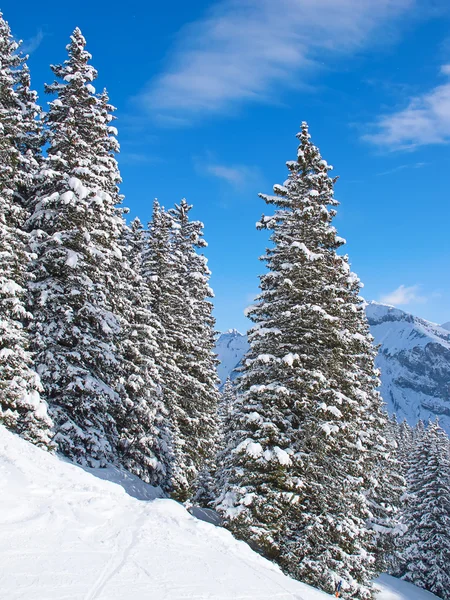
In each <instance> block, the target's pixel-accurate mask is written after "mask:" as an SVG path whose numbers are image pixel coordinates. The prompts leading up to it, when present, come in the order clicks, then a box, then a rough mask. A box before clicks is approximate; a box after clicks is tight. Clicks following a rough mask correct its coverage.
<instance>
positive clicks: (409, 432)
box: [396, 421, 414, 479]
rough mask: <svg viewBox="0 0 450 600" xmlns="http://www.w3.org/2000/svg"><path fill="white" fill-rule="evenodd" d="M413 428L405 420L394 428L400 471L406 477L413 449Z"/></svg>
mask: <svg viewBox="0 0 450 600" xmlns="http://www.w3.org/2000/svg"><path fill="white" fill-rule="evenodd" d="M413 435H414V434H413V429H412V427H411V426H410V425H408V423H407V422H406V421H402V422H401V423H400V425H398V424H397V428H396V441H397V456H398V460H399V463H400V472H401V474H402V475H403V477H405V479H406V477H407V474H408V470H409V466H410V465H409V463H410V457H411V455H412V451H413V447H414V444H413Z"/></svg>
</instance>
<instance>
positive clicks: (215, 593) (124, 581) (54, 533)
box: [0, 426, 435, 600]
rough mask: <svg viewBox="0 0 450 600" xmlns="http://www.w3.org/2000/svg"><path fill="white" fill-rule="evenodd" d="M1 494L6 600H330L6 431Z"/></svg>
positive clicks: (173, 511)
mask: <svg viewBox="0 0 450 600" xmlns="http://www.w3.org/2000/svg"><path fill="white" fill-rule="evenodd" d="M95 475H97V476H95ZM99 475H100V476H101V477H102V478H105V477H110V478H113V479H114V480H116V481H118V482H120V483H121V485H122V486H123V487H121V486H120V485H117V484H115V483H112V482H110V481H105V480H103V479H100V478H99V477H98V476H99ZM0 487H1V490H2V494H1V495H0V564H1V565H2V567H1V574H2V579H1V582H2V583H1V594H0V597H1V598H4V599H5V600H81V599H83V600H194V599H195V600H232V599H233V600H238V599H239V600H244V599H245V600H273V599H274V598H276V599H277V600H325V599H326V598H330V596H328V595H327V594H324V593H322V592H319V591H318V590H315V589H313V588H311V587H309V586H307V585H305V584H302V583H300V582H298V581H294V580H292V579H290V578H289V577H286V576H285V575H283V574H282V573H281V572H280V570H279V569H278V567H277V566H275V565H274V564H273V563H270V562H269V561H267V560H265V559H263V558H261V557H260V556H259V555H258V554H255V553H254V552H253V551H252V550H250V548H249V547H248V546H247V545H246V544H244V543H243V542H239V541H236V540H235V539H234V538H233V537H232V536H231V534H230V533H228V532H227V531H225V530H224V529H221V528H217V527H214V526H213V525H209V524H208V523H204V522H202V521H198V520H197V519H195V518H194V517H192V516H191V515H190V514H189V513H188V512H187V511H186V510H185V509H184V508H183V506H181V505H180V504H177V503H176V502H174V501H172V500H164V499H156V500H153V501H152V500H151V499H152V498H154V497H155V490H154V489H153V488H151V487H150V486H148V485H146V484H144V483H142V482H140V481H139V480H138V479H137V478H136V477H134V476H131V475H129V474H127V473H126V472H119V471H117V470H116V469H113V468H109V469H99V470H98V471H94V470H92V471H91V472H86V471H85V470H83V469H81V468H79V467H77V466H75V465H73V464H71V463H68V462H66V461H63V460H61V459H60V458H58V457H56V456H53V455H50V454H48V453H46V452H44V451H42V450H39V449H38V448H35V447H34V446H32V445H31V444H29V443H28V442H25V441H23V440H22V439H20V438H19V437H17V436H15V435H13V434H11V433H10V432H8V431H7V430H6V429H5V428H4V427H3V426H0ZM123 488H126V490H127V491H128V493H127V491H125V489H123ZM130 494H132V496H134V497H132V496H131V495H130ZM138 498H140V500H139V499H138ZM376 585H377V588H378V589H379V593H378V595H377V600H432V599H433V598H435V596H433V595H432V594H427V593H426V592H423V591H422V590H418V589H417V588H415V587H414V586H411V585H409V584H406V583H404V582H401V581H397V580H394V579H393V578H392V577H387V576H383V577H381V578H380V580H379V581H378V582H377V584H376Z"/></svg>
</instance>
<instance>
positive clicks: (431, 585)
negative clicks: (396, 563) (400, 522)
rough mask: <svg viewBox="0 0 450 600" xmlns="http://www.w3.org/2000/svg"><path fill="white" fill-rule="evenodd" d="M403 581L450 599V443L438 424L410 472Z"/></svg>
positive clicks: (420, 443)
mask: <svg viewBox="0 0 450 600" xmlns="http://www.w3.org/2000/svg"><path fill="white" fill-rule="evenodd" d="M408 479H409V484H410V488H409V498H408V502H407V506H406V511H405V524H406V526H407V527H408V531H407V534H406V535H405V537H404V549H403V554H402V559H403V570H402V572H400V573H399V574H400V575H401V576H402V578H403V579H405V580H406V581H409V582H411V583H413V584H414V585H417V586H418V587H421V588H424V589H426V590H428V591H430V592H432V593H433V594H436V595H437V596H438V597H439V598H443V599H444V600H447V599H449V598H450V567H449V565H450V496H449V490H450V443H449V439H448V437H447V435H446V433H445V432H444V431H443V430H442V429H441V428H440V427H439V424H438V422H437V421H436V422H434V423H431V424H429V425H428V427H427V428H426V430H425V431H423V433H422V434H421V436H420V437H419V439H418V441H417V445H416V449H415V451H414V452H413V456H412V464H411V468H410V471H409V478H408Z"/></svg>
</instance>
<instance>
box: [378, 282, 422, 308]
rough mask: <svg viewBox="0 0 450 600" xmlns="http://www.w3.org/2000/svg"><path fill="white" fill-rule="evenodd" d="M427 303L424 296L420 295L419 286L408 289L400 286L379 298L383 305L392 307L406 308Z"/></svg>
mask: <svg viewBox="0 0 450 600" xmlns="http://www.w3.org/2000/svg"><path fill="white" fill-rule="evenodd" d="M426 301H427V298H426V297H425V296H422V295H421V294H420V286H419V285H411V286H409V287H407V286H405V285H400V286H399V287H398V288H397V289H396V290H393V291H392V292H390V293H389V294H386V295H384V296H382V297H381V298H380V302H381V303H383V304H391V305H393V306H398V305H400V306H406V305H407V304H423V303H424V302H426Z"/></svg>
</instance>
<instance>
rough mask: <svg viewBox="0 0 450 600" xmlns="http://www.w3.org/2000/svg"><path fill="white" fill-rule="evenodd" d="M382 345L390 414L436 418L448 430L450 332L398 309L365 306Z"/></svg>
mask: <svg viewBox="0 0 450 600" xmlns="http://www.w3.org/2000/svg"><path fill="white" fill-rule="evenodd" d="M366 313H367V317H368V320H369V324H370V329H371V332H372V335H373V336H374V338H375V343H376V344H379V345H380V350H379V353H378V357H377V366H378V367H379V368H380V370H381V384H382V385H381V395H382V396H383V399H384V401H385V402H386V403H387V406H388V409H389V412H390V413H394V412H395V413H396V414H397V418H398V419H399V420H403V419H407V420H408V422H409V423H410V424H411V425H413V424H415V423H417V421H418V420H419V419H423V420H427V419H434V418H435V417H436V416H438V417H439V419H440V422H441V425H442V426H443V427H444V428H445V429H446V431H447V432H448V433H450V332H449V331H447V330H446V329H443V328H442V327H440V326H439V325H435V324H434V323H430V322H429V321H425V320H424V319H420V318H418V317H414V316H413V315H411V314H408V313H406V312H404V311H402V310H399V309H397V308H393V307H391V306H385V305H383V304H377V303H374V302H372V303H370V304H368V306H367V308H366Z"/></svg>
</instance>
